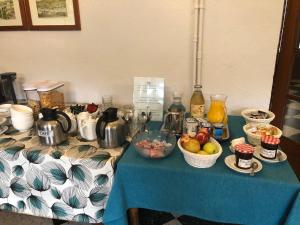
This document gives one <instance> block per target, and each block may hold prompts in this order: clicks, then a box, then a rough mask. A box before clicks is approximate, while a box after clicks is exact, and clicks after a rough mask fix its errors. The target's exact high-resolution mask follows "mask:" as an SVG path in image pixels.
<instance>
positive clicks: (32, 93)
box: [23, 83, 41, 119]
mask: <svg viewBox="0 0 300 225" xmlns="http://www.w3.org/2000/svg"><path fill="white" fill-rule="evenodd" d="M23 90H24V92H25V95H26V100H27V105H28V106H29V107H30V108H32V110H33V116H34V118H35V119H37V118H38V114H39V112H40V108H41V105H40V97H39V94H38V92H37V87H36V86H35V84H34V83H27V84H24V85H23Z"/></svg>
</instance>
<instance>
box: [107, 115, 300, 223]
mask: <svg viewBox="0 0 300 225" xmlns="http://www.w3.org/2000/svg"><path fill="white" fill-rule="evenodd" d="M243 125H244V121H243V119H242V118H241V117H239V116H230V117H229V129H230V135H231V139H233V138H237V137H241V136H244V133H243V131H242V126H243ZM159 126H160V124H159V123H155V122H153V123H151V128H152V129H159ZM229 144H230V140H228V141H226V142H223V143H222V147H223V153H222V155H221V157H220V158H219V159H218V160H217V162H216V164H215V165H214V166H213V167H211V168H207V169H197V168H193V167H191V166H189V165H188V164H187V163H186V162H185V160H184V158H183V155H182V153H181V152H180V151H179V149H178V146H176V147H175V149H174V151H173V153H172V154H171V155H170V156H169V157H167V158H164V159H158V160H154V159H145V158H142V157H141V156H140V155H138V153H137V152H135V150H134V147H133V146H132V145H131V146H130V147H129V148H128V150H127V151H126V152H125V154H124V155H123V157H122V158H121V159H120V161H119V163H118V165H117V172H116V174H115V179H114V183H113V187H112V191H111V193H110V197H109V200H108V203H107V206H106V211H105V214H104V223H105V225H126V224H127V216H126V211H127V209H129V208H147V209H153V210H160V211H166V212H172V213H177V214H185V215H190V216H195V217H199V218H202V219H205V220H210V221H216V222H224V223H235V224H246V225H273V224H274V225H275V224H286V225H299V224H300V184H299V181H298V179H297V177H296V175H295V174H294V172H293V170H292V169H291V167H290V165H289V163H288V162H287V161H285V162H280V163H276V164H268V163H264V162H263V163H262V164H263V169H262V171H260V172H258V173H257V174H255V176H254V177H251V176H249V175H248V174H241V173H238V172H235V171H233V170H231V169H229V168H228V167H227V166H226V165H225V163H224V158H225V157H226V156H228V155H230V154H232V153H231V152H230V150H229Z"/></svg>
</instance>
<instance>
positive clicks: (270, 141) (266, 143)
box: [260, 135, 280, 159]
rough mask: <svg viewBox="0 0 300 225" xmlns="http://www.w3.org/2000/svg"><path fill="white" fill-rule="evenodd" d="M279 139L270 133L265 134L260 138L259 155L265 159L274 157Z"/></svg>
mask: <svg viewBox="0 0 300 225" xmlns="http://www.w3.org/2000/svg"><path fill="white" fill-rule="evenodd" d="M279 143H280V139H279V138H276V137H274V136H271V135H266V136H263V137H262V138H261V151H260V155H261V157H264V158H266V159H275V158H276V154H277V149H278V145H279Z"/></svg>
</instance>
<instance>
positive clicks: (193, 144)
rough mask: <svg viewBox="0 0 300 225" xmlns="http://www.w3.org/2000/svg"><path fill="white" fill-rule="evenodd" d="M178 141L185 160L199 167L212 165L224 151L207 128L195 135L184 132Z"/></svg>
mask: <svg viewBox="0 0 300 225" xmlns="http://www.w3.org/2000/svg"><path fill="white" fill-rule="evenodd" d="M177 143H178V147H179V149H180V151H181V152H182V153H183V156H184V159H185V161H186V162H187V163H188V164H189V165H191V166H193V167H197V168H209V167H212V166H213V165H214V164H215V163H216V161H217V159H218V158H219V157H220V155H221V154H222V152H223V150H222V147H221V145H220V144H219V143H218V142H217V141H216V140H215V139H214V138H212V137H210V135H209V133H208V132H207V130H206V129H201V130H200V131H199V132H198V133H197V135H196V136H195V137H190V136H189V135H188V134H183V135H182V136H181V138H180V139H179V140H178V142H177Z"/></svg>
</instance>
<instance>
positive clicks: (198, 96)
mask: <svg viewBox="0 0 300 225" xmlns="http://www.w3.org/2000/svg"><path fill="white" fill-rule="evenodd" d="M201 88H202V86H201V85H195V86H194V92H193V95H192V98H191V103H190V112H191V116H192V117H194V118H196V119H200V118H202V119H203V118H204V110H205V105H204V103H205V102H204V97H203V94H202V90H201Z"/></svg>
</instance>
